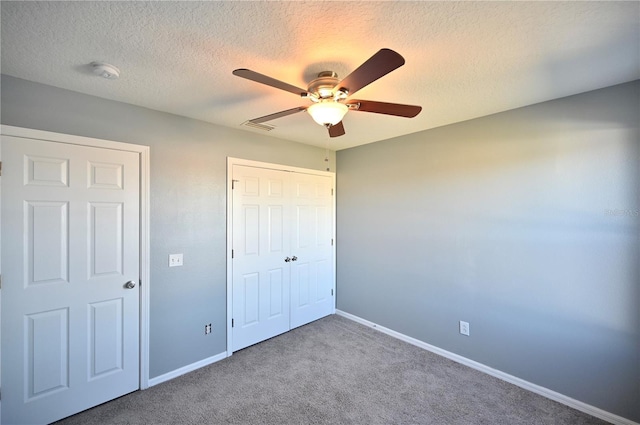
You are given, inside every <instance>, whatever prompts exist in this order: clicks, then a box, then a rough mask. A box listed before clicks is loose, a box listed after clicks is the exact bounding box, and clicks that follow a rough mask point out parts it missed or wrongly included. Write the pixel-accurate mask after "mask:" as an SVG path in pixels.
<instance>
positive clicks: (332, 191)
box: [331, 188, 333, 196]
mask: <svg viewBox="0 0 640 425" xmlns="http://www.w3.org/2000/svg"><path fill="white" fill-rule="evenodd" d="M331 196H333V188H331Z"/></svg>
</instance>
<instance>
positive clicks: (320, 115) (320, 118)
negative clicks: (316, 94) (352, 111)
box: [307, 101, 349, 127]
mask: <svg viewBox="0 0 640 425" xmlns="http://www.w3.org/2000/svg"><path fill="white" fill-rule="evenodd" d="M348 110H349V107H348V106H347V105H345V104H344V103H339V102H334V101H325V102H318V103H314V104H313V105H311V106H309V107H308V108H307V112H309V115H311V118H313V120H314V121H315V122H317V123H318V124H320V125H321V126H325V127H326V126H332V125H336V124H338V123H339V122H340V121H342V118H343V117H344V115H345V114H346V113H347V111H348Z"/></svg>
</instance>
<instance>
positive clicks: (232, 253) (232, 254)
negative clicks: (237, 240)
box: [231, 249, 234, 258]
mask: <svg viewBox="0 0 640 425" xmlns="http://www.w3.org/2000/svg"><path fill="white" fill-rule="evenodd" d="M233 256H234V252H233V249H232V250H231V258H233Z"/></svg>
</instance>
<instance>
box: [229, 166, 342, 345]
mask: <svg viewBox="0 0 640 425" xmlns="http://www.w3.org/2000/svg"><path fill="white" fill-rule="evenodd" d="M234 165H245V166H248V167H256V168H267V169H269V170H280V171H288V172H292V173H302V174H313V175H317V176H328V177H331V187H332V188H333V204H332V208H333V213H332V217H331V219H332V220H333V229H332V231H331V237H332V238H333V240H334V244H333V246H332V251H333V252H332V255H333V265H332V271H331V273H332V275H333V282H334V288H333V293H334V294H336V288H335V284H336V245H337V244H336V243H335V241H336V197H337V196H336V174H335V173H333V172H330V171H320V170H312V169H309V168H300V167H291V166H288V165H281V164H272V163H269V162H260V161H252V160H249V159H241V158H233V157H227V357H230V356H231V355H232V350H231V347H233V344H232V342H233V341H232V339H233V330H232V328H231V319H232V317H233V303H232V295H233V263H232V260H231V249H232V248H233V232H232V230H233V227H232V224H233V223H232V218H233V208H232V207H233V192H232V190H231V185H232V184H233V166H234ZM335 311H336V296H335V295H334V297H333V306H332V307H331V314H334V313H335Z"/></svg>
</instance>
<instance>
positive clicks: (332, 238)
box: [331, 238, 333, 246]
mask: <svg viewBox="0 0 640 425" xmlns="http://www.w3.org/2000/svg"><path fill="white" fill-rule="evenodd" d="M331 246H333V238H331Z"/></svg>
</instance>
